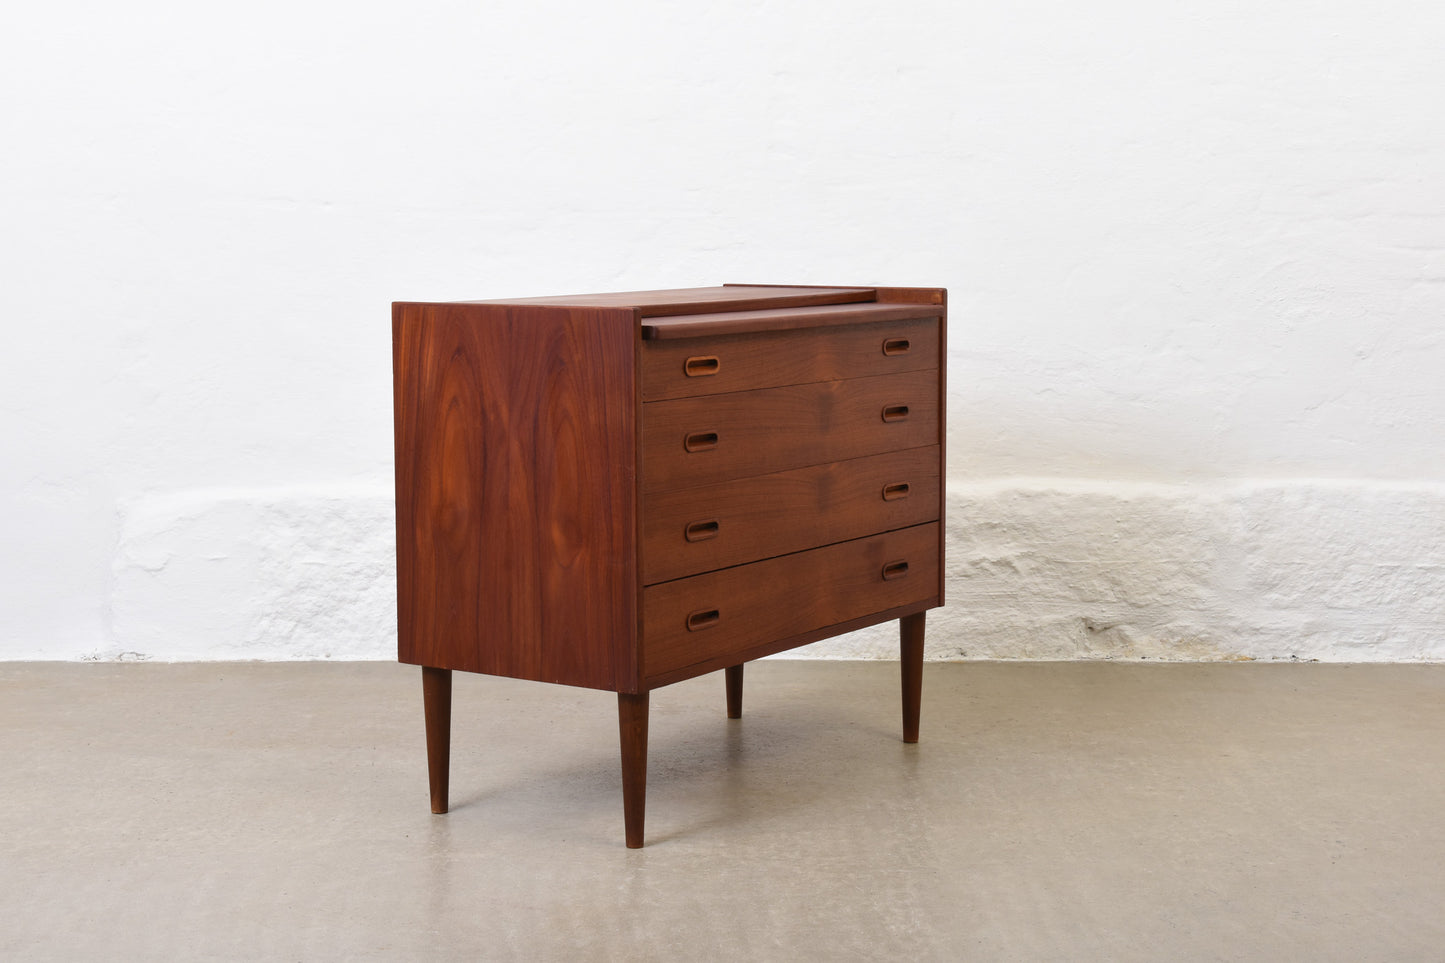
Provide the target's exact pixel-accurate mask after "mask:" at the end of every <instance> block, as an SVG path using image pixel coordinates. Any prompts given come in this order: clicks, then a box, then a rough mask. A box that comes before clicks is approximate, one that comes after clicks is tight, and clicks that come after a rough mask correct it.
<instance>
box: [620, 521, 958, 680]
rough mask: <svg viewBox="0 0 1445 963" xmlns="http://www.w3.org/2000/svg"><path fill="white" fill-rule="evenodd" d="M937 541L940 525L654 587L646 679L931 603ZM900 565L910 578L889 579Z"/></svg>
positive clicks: (646, 616) (645, 639)
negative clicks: (890, 569) (918, 602)
mask: <svg viewBox="0 0 1445 963" xmlns="http://www.w3.org/2000/svg"><path fill="white" fill-rule="evenodd" d="M937 541H938V529H937V523H929V524H927V525H918V526H915V527H914V528H905V529H903V530H901V531H897V532H887V533H885V534H882V535H874V536H871V537H869V538H863V539H858V540H856V541H852V542H843V543H841V544H839V545H830V546H828V547H826V548H817V549H813V550H812V551H809V552H800V553H797V554H795V555H788V556H784V557H782V558H774V559H769V560H767V561H764V562H754V563H752V564H751V565H740V566H737V567H735V568H728V569H723V570H722V571H718V572H709V573H707V574H706V575H695V576H693V577H692V578H686V579H678V580H676V581H673V582H663V583H662V584H661V585H651V586H648V587H647V588H646V589H645V590H644V591H643V605H642V611H643V624H642V649H643V654H642V668H643V673H644V675H645V676H653V675H657V674H661V673H665V672H668V671H671V670H673V669H678V668H683V667H685V666H689V665H692V664H694V663H699V662H703V661H704V660H706V659H709V658H714V657H717V656H728V655H733V654H737V655H739V656H740V655H741V654H742V653H744V652H746V651H747V649H748V648H749V647H750V646H753V645H756V644H758V643H759V642H764V641H767V640H769V639H775V638H784V637H786V636H790V635H794V634H796V633H799V632H805V631H807V630H808V629H810V628H812V627H814V626H827V625H833V624H835V623H838V622H843V621H846V620H848V619H852V618H857V617H859V616H862V615H865V614H866V613H868V612H872V611H876V610H879V609H889V608H893V607H895V606H899V605H905V604H907V603H908V602H911V601H913V600H914V599H917V598H919V597H925V598H926V597H930V596H932V595H933V592H934V587H935V585H936V583H937V579H938V556H937V552H936V549H935V546H936V544H937ZM894 562H906V563H907V566H908V568H907V571H906V573H904V574H902V575H901V576H900V577H896V578H885V577H884V568H885V566H888V565H890V564H892V563H894ZM920 586H921V587H920ZM713 613H715V615H714V616H713V617H711V618H703V616H707V615H710V614H713ZM736 661H743V660H742V659H741V658H739V659H737V660H736Z"/></svg>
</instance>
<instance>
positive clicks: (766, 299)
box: [457, 284, 873, 318]
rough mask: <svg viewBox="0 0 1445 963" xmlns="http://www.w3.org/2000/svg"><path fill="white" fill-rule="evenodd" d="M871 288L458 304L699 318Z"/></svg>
mask: <svg viewBox="0 0 1445 963" xmlns="http://www.w3.org/2000/svg"><path fill="white" fill-rule="evenodd" d="M872 300H873V291H872V289H871V288H848V287H833V288H820V287H810V288H798V287H788V286H786V285H783V286H774V285H767V284H755V285H747V286H738V285H727V286H721V287H711V288H673V289H670V290H664V291H612V292H608V293H604V294H565V295H560V296H549V297H542V298H516V299H510V300H505V301H459V302H457V303H458V304H493V305H513V306H520V305H532V306H542V305H547V306H551V307H572V308H579V307H580V308H628V309H633V310H635V311H636V312H637V316H638V317H642V318H651V317H657V316H660V315H677V314H702V313H706V312H714V311H761V310H766V309H770V308H784V307H806V306H808V305H812V304H847V303H849V302H854V301H872Z"/></svg>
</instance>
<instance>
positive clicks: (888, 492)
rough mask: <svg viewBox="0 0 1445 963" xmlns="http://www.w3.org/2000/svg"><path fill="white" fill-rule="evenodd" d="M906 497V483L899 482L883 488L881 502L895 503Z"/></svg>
mask: <svg viewBox="0 0 1445 963" xmlns="http://www.w3.org/2000/svg"><path fill="white" fill-rule="evenodd" d="M907 497H908V482H899V483H898V484H896V485H884V486H883V500H884V501H885V502H896V501H898V499H900V498H907Z"/></svg>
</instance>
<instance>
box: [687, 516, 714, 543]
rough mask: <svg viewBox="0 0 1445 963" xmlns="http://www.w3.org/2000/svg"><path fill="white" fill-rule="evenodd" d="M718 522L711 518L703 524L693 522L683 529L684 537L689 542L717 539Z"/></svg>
mask: <svg viewBox="0 0 1445 963" xmlns="http://www.w3.org/2000/svg"><path fill="white" fill-rule="evenodd" d="M718 527H719V526H718V522H717V519H716V518H709V519H707V520H706V521H702V522H693V523H692V524H690V525H688V526H687V528H685V529H683V533H682V534H683V537H684V538H686V539H687V540H688V541H689V542H705V541H707V540H708V539H710V538H717V533H718Z"/></svg>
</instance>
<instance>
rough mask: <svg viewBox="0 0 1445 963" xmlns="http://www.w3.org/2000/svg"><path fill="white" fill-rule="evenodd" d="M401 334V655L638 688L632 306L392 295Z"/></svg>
mask: <svg viewBox="0 0 1445 963" xmlns="http://www.w3.org/2000/svg"><path fill="white" fill-rule="evenodd" d="M393 330H394V335H393V338H394V345H395V378H396V398H395V401H396V432H397V453H398V454H397V460H396V472H397V569H398V571H397V576H398V588H399V598H398V602H399V624H398V636H399V646H398V652H399V658H400V659H401V661H403V662H412V663H416V664H419V665H429V666H438V667H443V668H449V669H465V670H467V671H469V672H485V673H489V674H491V675H504V676H512V677H514V678H520V679H534V680H539V681H545V682H561V683H566V684H569V685H582V686H591V687H593V688H600V689H612V690H624V689H630V688H632V687H633V686H635V679H636V674H635V669H634V666H633V639H634V637H635V625H636V597H635V594H634V593H633V592H632V591H630V590H623V591H619V587H622V586H628V585H630V584H631V583H632V580H633V577H634V576H633V571H634V567H633V559H634V558H635V547H634V546H635V537H636V536H635V531H636V530H635V525H634V521H633V512H634V497H635V496H634V489H633V478H634V470H633V468H632V466H633V464H634V461H635V458H636V439H635V435H634V429H633V425H634V420H633V411H634V405H635V403H636V401H635V390H636V389H635V383H636V379H635V374H634V369H633V353H634V352H633V348H634V342H635V340H636V338H637V332H636V321H635V319H634V317H633V315H632V313H631V312H625V311H624V312H618V311H599V310H585V309H575V310H574V309H558V308H510V307H508V308H500V307H482V306H477V305H463V304H444V305H410V304H399V305H397V306H396V308H395V312H394V320H393ZM519 359H526V363H520V362H519Z"/></svg>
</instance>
